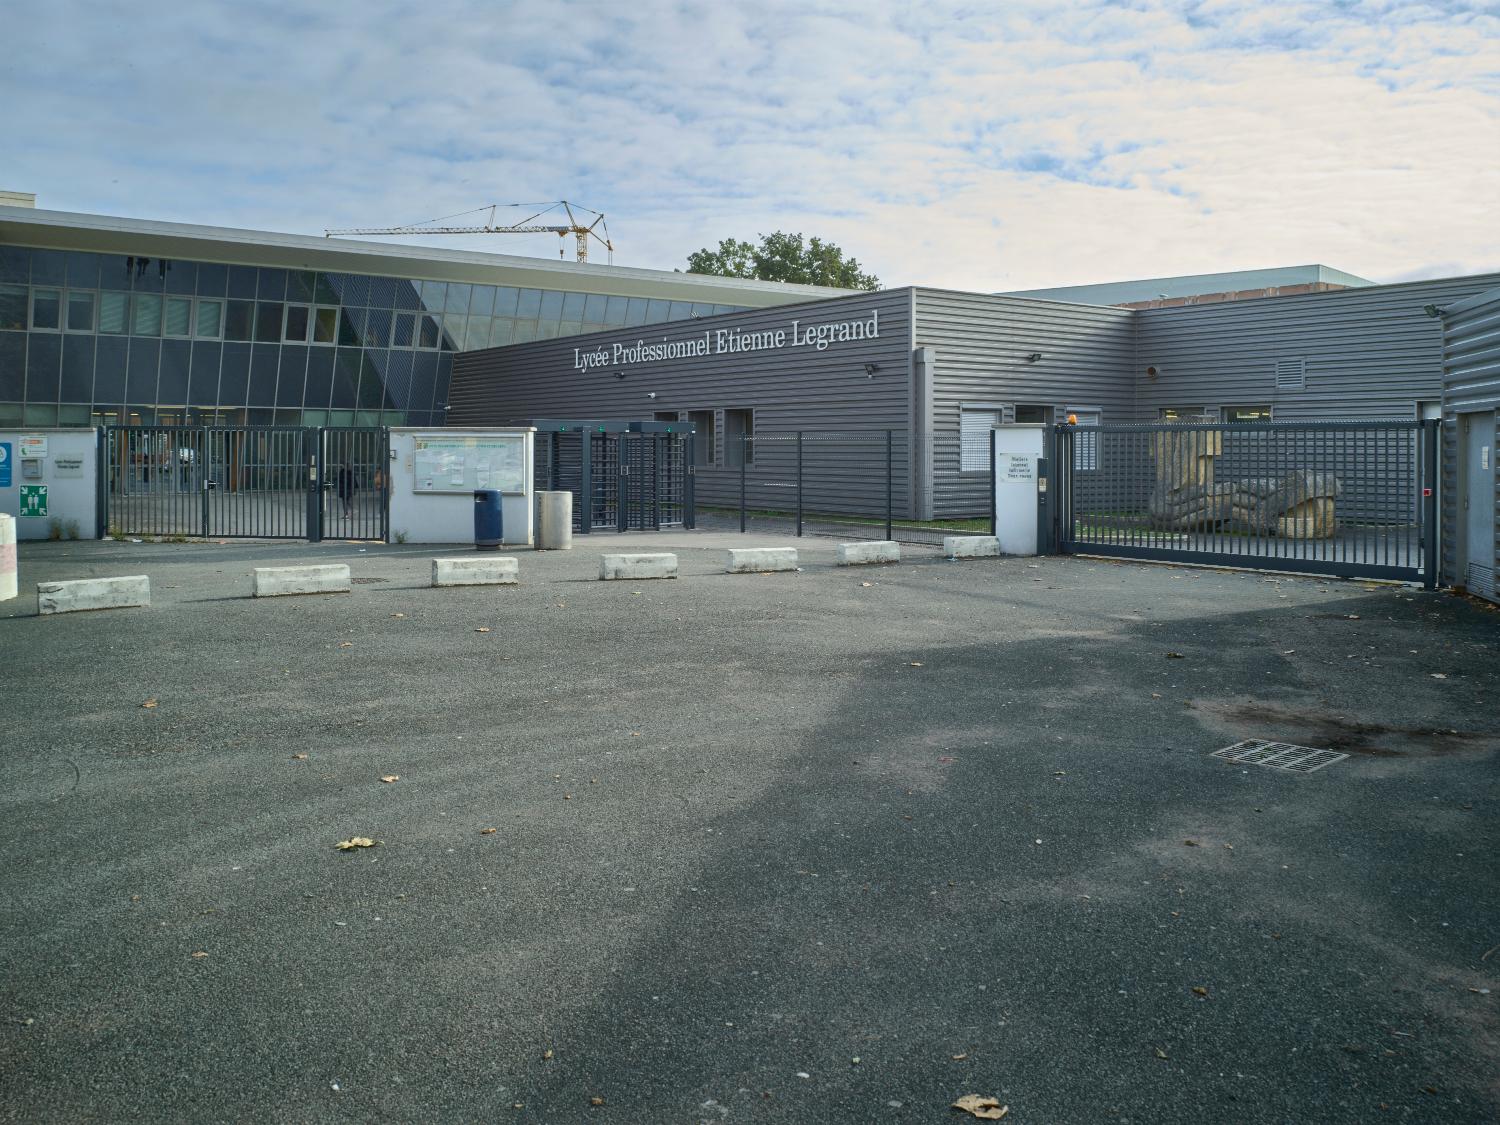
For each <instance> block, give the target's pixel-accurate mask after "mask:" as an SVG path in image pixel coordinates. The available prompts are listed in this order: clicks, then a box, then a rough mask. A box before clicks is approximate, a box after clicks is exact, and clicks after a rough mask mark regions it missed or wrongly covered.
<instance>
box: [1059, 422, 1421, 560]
mask: <svg viewBox="0 0 1500 1125" xmlns="http://www.w3.org/2000/svg"><path fill="white" fill-rule="evenodd" d="M1438 440H1439V438H1438V423H1437V422H1435V421H1426V422H1417V421H1412V422H1262V423H1233V424H1217V423H1202V424H1197V423H1194V424H1183V423H1153V424H1141V425H1100V426H1059V427H1057V429H1056V431H1055V442H1054V448H1053V456H1052V458H1051V459H1052V462H1053V464H1054V465H1055V466H1056V471H1055V472H1054V473H1053V476H1054V477H1055V479H1056V480H1057V482H1058V494H1057V496H1056V497H1055V500H1054V504H1055V508H1054V511H1055V513H1056V528H1055V531H1056V537H1057V543H1058V548H1059V550H1060V551H1061V553H1063V554H1073V553H1077V554H1089V555H1109V556H1115V557H1119V558H1133V559H1169V560H1179V561H1183V562H1196V563H1207V564H1211V565H1219V566H1243V567H1252V568H1256V569H1264V570H1287V571H1304V572H1308V573H1314V574H1331V575H1339V576H1344V577H1351V578H1353V577H1368V578H1391V579H1401V580H1405V581H1421V582H1424V583H1425V584H1426V585H1427V586H1428V587H1429V588H1430V587H1432V586H1434V585H1436V580H1437V565H1438V562H1437V560H1438V553H1437V508H1436V500H1435V491H1436V485H1437V464H1438V461H1437V452H1438Z"/></svg>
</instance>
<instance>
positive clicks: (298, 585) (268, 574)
mask: <svg viewBox="0 0 1500 1125" xmlns="http://www.w3.org/2000/svg"><path fill="white" fill-rule="evenodd" d="M252 573H253V576H254V580H255V592H254V596H255V597H257V598H276V597H280V596H281V595H283V594H347V593H348V592H349V568H348V567H347V566H345V565H344V564H343V563H333V564H330V565H328V566H258V567H256V568H255V569H254V571H253V572H252Z"/></svg>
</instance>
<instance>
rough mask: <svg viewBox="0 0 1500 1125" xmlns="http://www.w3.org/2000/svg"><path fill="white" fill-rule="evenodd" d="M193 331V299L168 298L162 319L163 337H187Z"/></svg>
mask: <svg viewBox="0 0 1500 1125" xmlns="http://www.w3.org/2000/svg"><path fill="white" fill-rule="evenodd" d="M192 331H193V299H192V298H191V297H168V298H167V299H166V305H165V310H164V315H163V317H162V335H163V336H177V337H186V336H190V335H192Z"/></svg>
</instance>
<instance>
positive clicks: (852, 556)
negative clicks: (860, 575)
mask: <svg viewBox="0 0 1500 1125" xmlns="http://www.w3.org/2000/svg"><path fill="white" fill-rule="evenodd" d="M833 561H834V562H835V563H836V564H838V565H839V566H863V565H864V564H865V563H896V562H900V561H901V544H900V543H894V542H892V541H890V540H889V539H883V540H877V541H875V542H873V543H840V544H839V545H838V548H837V550H835V551H834V556H833Z"/></svg>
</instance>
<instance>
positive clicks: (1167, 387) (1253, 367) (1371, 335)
mask: <svg viewBox="0 0 1500 1125" xmlns="http://www.w3.org/2000/svg"><path fill="white" fill-rule="evenodd" d="M1497 284H1500V276H1497V275H1494V274H1490V275H1483V276H1478V277H1469V278H1447V279H1443V280H1438V281H1417V282H1409V283H1406V284H1402V285H1381V286H1375V287H1372V288H1369V289H1342V290H1335V291H1333V292H1329V293H1309V294H1305V295H1299V296H1292V297H1266V298H1260V299H1256V300H1247V301H1227V302H1224V303H1221V304H1205V305H1185V306H1177V307H1172V308H1163V309H1145V310H1142V311H1141V312H1139V313H1138V314H1137V320H1136V324H1137V341H1136V362H1137V376H1138V381H1137V384H1136V385H1137V388H1138V391H1137V405H1138V409H1139V412H1140V417H1141V418H1142V419H1144V420H1149V419H1152V418H1155V417H1156V416H1157V414H1158V412H1159V410H1160V409H1161V408H1162V407H1201V406H1208V407H1219V406H1251V405H1262V404H1270V405H1271V406H1272V407H1273V409H1274V411H1275V416H1276V418H1278V419H1281V420H1286V421H1293V420H1299V419H1315V418H1351V419H1357V418H1411V417H1414V416H1415V415H1414V409H1415V404H1416V403H1417V402H1418V401H1421V400H1432V401H1436V400H1437V399H1438V397H1439V394H1440V384H1441V370H1442V359H1441V357H1442V329H1441V326H1440V324H1439V322H1438V321H1437V320H1435V319H1433V318H1431V317H1428V316H1427V315H1426V314H1425V313H1424V312H1423V311H1422V310H1423V306H1424V305H1429V304H1435V305H1447V304H1449V303H1451V302H1454V301H1457V300H1459V299H1461V298H1464V297H1468V296H1470V295H1473V294H1475V293H1479V292H1481V291H1483V290H1486V289H1492V288H1494V287H1495V286H1496V285H1497ZM1299 359H1305V360H1306V372H1305V383H1304V386H1303V388H1302V389H1290V388H1282V389H1278V388H1277V386H1276V363H1277V361H1278V360H1299ZM1148 367H1155V368H1156V369H1157V374H1156V376H1155V378H1152V377H1150V376H1148V375H1147V374H1146V369H1147V368H1148Z"/></svg>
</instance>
